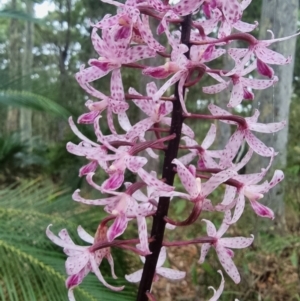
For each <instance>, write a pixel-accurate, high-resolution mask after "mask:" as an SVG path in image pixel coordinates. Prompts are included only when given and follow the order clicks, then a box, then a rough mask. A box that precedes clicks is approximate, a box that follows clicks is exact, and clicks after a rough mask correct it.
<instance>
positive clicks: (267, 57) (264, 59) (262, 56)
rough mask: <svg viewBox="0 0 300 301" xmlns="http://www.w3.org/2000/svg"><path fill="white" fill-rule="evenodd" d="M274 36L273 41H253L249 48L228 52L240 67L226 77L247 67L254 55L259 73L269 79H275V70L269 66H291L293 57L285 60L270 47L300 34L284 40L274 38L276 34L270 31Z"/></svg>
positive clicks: (237, 66) (233, 49) (231, 49)
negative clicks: (241, 67)
mask: <svg viewBox="0 0 300 301" xmlns="http://www.w3.org/2000/svg"><path fill="white" fill-rule="evenodd" d="M268 31H269V32H271V34H272V39H270V40H256V39H251V42H250V45H249V47H248V48H230V49H229V50H228V54H229V55H230V56H231V57H232V58H233V59H234V60H235V61H236V62H238V65H236V67H235V68H234V69H233V70H232V71H230V72H229V73H227V74H226V76H229V75H232V74H234V73H235V69H236V68H240V65H241V66H245V64H247V63H248V62H249V60H250V59H251V57H252V55H253V54H255V56H256V58H257V60H256V62H257V71H258V72H259V73H260V74H262V75H264V76H267V77H269V78H273V76H274V70H273V69H272V68H271V67H269V66H268V64H271V65H286V64H289V63H290V62H291V60H292V57H291V56H289V57H287V58H285V57H284V56H283V55H282V54H280V53H277V52H275V51H273V50H271V49H269V48H268V47H269V46H270V45H272V44H273V43H276V42H280V41H285V40H288V39H291V38H293V37H295V36H297V35H299V34H300V33H299V32H298V33H296V34H293V35H291V36H287V37H284V38H277V39H275V38H274V34H273V32H272V31H270V30H268Z"/></svg>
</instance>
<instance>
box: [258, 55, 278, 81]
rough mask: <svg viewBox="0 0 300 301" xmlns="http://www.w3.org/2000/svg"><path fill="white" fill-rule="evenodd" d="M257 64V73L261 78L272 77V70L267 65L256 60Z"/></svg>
mask: <svg viewBox="0 0 300 301" xmlns="http://www.w3.org/2000/svg"><path fill="white" fill-rule="evenodd" d="M256 64H257V72H258V73H259V74H261V75H263V76H267V77H268V78H273V77H274V73H275V72H274V70H273V68H271V67H270V66H269V65H267V64H265V63H264V62H263V61H261V60H260V59H257V60H256Z"/></svg>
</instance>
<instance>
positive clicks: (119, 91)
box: [77, 69, 129, 134]
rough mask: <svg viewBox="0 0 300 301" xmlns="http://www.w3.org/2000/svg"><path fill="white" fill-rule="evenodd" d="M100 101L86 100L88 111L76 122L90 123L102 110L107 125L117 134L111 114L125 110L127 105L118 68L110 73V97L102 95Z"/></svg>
mask: <svg viewBox="0 0 300 301" xmlns="http://www.w3.org/2000/svg"><path fill="white" fill-rule="evenodd" d="M103 96H104V97H103V98H102V100H101V101H96V102H93V101H92V100H88V101H87V102H86V103H85V105H86V107H87V108H88V109H89V110H90V112H89V113H84V114H82V115H81V116H79V117H78V120H77V122H78V123H84V124H91V123H94V121H95V118H96V117H98V116H99V115H100V114H101V113H102V112H103V111H104V110H106V114H107V123H108V127H109V129H110V130H111V132H112V133H113V134H117V133H116V130H115V127H114V124H113V114H112V113H114V114H119V113H122V112H125V111H126V110H127V109H128V108H129V105H128V103H127V102H126V101H125V95H124V89H123V83H122V78H121V71H120V69H115V70H113V71H112V74H111V81H110V97H107V96H105V95H103Z"/></svg>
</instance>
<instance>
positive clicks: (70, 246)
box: [46, 224, 87, 251]
mask: <svg viewBox="0 0 300 301" xmlns="http://www.w3.org/2000/svg"><path fill="white" fill-rule="evenodd" d="M51 226H52V225H51V224H50V225H49V226H48V227H47V229H46V235H47V236H48V238H49V239H50V240H51V241H52V242H53V243H55V244H56V245H58V246H60V247H62V248H67V249H71V250H77V251H85V250H86V249H87V247H82V246H76V245H74V244H69V243H66V242H65V241H64V240H62V239H60V238H59V237H57V236H56V235H54V234H53V233H52V232H51V231H50V227H51Z"/></svg>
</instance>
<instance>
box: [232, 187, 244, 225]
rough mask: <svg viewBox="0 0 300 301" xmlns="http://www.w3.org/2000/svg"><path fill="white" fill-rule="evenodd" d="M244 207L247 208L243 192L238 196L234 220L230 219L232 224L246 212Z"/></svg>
mask: <svg viewBox="0 0 300 301" xmlns="http://www.w3.org/2000/svg"><path fill="white" fill-rule="evenodd" d="M244 208H245V196H244V193H243V192H241V193H240V194H239V196H238V198H237V201H236V206H235V210H234V214H233V217H232V220H231V221H230V224H234V223H236V222H237V221H238V220H239V218H240V217H241V215H242V214H243V212H244Z"/></svg>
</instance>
